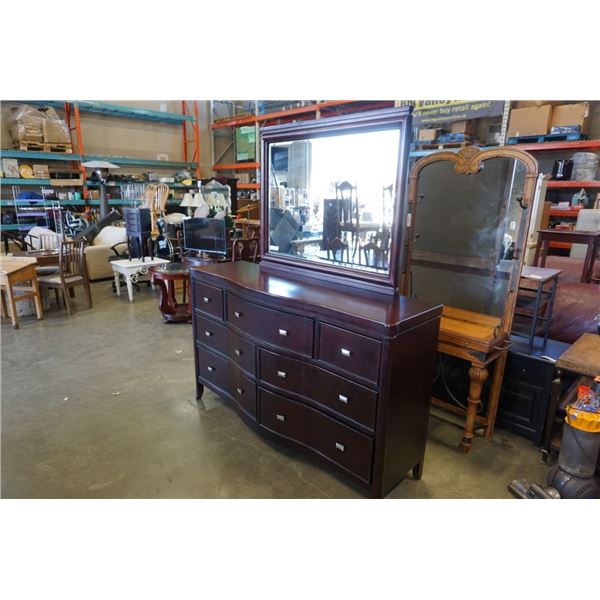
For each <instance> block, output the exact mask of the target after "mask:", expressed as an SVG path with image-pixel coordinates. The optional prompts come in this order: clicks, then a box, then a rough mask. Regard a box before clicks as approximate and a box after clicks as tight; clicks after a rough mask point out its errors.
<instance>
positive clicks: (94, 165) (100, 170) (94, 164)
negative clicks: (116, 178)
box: [81, 160, 121, 218]
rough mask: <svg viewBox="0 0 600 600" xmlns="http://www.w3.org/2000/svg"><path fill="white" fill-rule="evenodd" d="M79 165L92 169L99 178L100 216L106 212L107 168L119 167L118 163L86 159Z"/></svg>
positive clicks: (103, 215)
mask: <svg viewBox="0 0 600 600" xmlns="http://www.w3.org/2000/svg"><path fill="white" fill-rule="evenodd" d="M81 166H83V167H86V168H87V169H94V171H95V172H96V173H97V174H98V177H99V179H100V218H103V217H105V216H106V215H107V214H108V200H107V199H106V179H107V177H108V169H120V168H121V167H120V166H119V165H115V164H113V163H110V162H108V161H106V160H88V161H87V162H83V163H81Z"/></svg>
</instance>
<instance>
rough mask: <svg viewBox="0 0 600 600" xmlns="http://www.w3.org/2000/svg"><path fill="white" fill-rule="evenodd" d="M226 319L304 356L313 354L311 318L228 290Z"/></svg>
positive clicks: (312, 324) (274, 343)
mask: <svg viewBox="0 0 600 600" xmlns="http://www.w3.org/2000/svg"><path fill="white" fill-rule="evenodd" d="M227 320H228V321H229V322H230V323H231V324H232V325H233V326H234V327H237V328H238V329H240V330H241V331H244V332H246V333H248V334H249V335H250V336H252V337H254V338H257V339H260V340H263V341H265V342H267V343H269V344H272V345H273V346H277V347H279V348H283V349H285V350H290V351H293V352H297V353H298V354H302V355H304V356H312V349H313V335H314V334H313V326H314V322H313V320H312V319H308V318H306V317H299V316H297V315H291V314H289V313H285V312H281V311H279V310H273V309H270V308H265V307H264V306H259V305H258V304H254V303H253V302H248V301H246V300H242V299H241V298H238V297H237V296H235V295H234V294H230V293H227Z"/></svg>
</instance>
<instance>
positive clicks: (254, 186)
mask: <svg viewBox="0 0 600 600" xmlns="http://www.w3.org/2000/svg"><path fill="white" fill-rule="evenodd" d="M282 104H283V105H284V106H285V105H288V106H287V107H284V108H283V109H282V107H281V105H282ZM289 105H296V106H289ZM393 106H394V101H391V100H390V101H381V102H373V101H356V100H328V101H320V102H317V101H313V100H297V101H294V100H287V101H281V102H279V101H258V100H255V101H230V100H219V101H216V100H213V101H211V102H210V121H211V126H210V127H211V133H212V143H211V164H212V168H213V172H214V173H215V175H216V176H227V177H235V176H236V174H241V173H249V174H250V177H249V179H250V180H251V181H242V182H240V181H238V183H237V186H236V187H237V190H238V201H239V200H240V199H243V195H244V194H246V200H258V198H259V191H260V186H261V182H260V160H261V158H260V151H261V150H260V135H259V132H260V128H261V127H264V126H267V125H275V124H280V123H289V122H292V121H302V120H308V119H315V118H317V119H319V118H327V117H330V116H335V115H339V114H347V113H352V112H359V111H366V110H375V109H381V108H391V107H393ZM247 126H253V127H254V128H255V151H254V157H253V159H251V160H248V161H244V162H240V161H237V154H238V153H237V148H236V129H237V128H239V127H247ZM229 156H232V158H233V161H234V162H231V161H229V162H227V161H224V159H225V157H227V158H229ZM240 191H241V194H240ZM238 223H240V224H242V225H252V226H253V227H256V226H258V223H259V221H257V220H255V219H254V220H248V219H240V220H238Z"/></svg>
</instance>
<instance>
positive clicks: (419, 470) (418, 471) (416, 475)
mask: <svg viewBox="0 0 600 600" xmlns="http://www.w3.org/2000/svg"><path fill="white" fill-rule="evenodd" d="M412 476H413V479H417V480H419V479H421V477H423V461H421V462H420V463H419V464H418V465H415V466H414V467H413V468H412Z"/></svg>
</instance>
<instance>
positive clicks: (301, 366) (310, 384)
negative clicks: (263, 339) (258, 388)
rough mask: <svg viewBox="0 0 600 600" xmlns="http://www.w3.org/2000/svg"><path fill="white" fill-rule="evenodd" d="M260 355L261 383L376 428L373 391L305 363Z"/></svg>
mask: <svg viewBox="0 0 600 600" xmlns="http://www.w3.org/2000/svg"><path fill="white" fill-rule="evenodd" d="M259 353H260V356H259V375H258V377H259V379H260V381H262V382H265V383H268V384H269V385H272V386H274V387H277V388H279V389H281V390H285V391H288V392H292V393H294V394H298V395H300V396H303V397H304V398H306V399H307V400H311V401H312V402H316V403H317V404H320V405H322V406H326V407H327V408H329V409H331V410H333V411H335V412H336V413H338V414H340V415H342V416H344V417H346V418H348V419H351V420H352V421H356V422H357V423H360V424H361V425H364V426H365V427H368V428H369V429H372V430H374V429H375V417H376V411H377V393H376V392H374V391H373V390H370V389H368V388H366V387H364V386H362V385H359V384H357V383H354V382H351V381H348V380H347V379H343V378H342V377H339V376H337V375H335V374H333V373H330V372H329V371H325V370H324V369H321V368H319V367H316V366H314V365H311V364H308V363H306V362H304V361H301V360H295V359H293V358H288V357H286V356H280V355H279V354H275V353H274V352H269V351H267V350H262V349H261V350H260V351H259Z"/></svg>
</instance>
